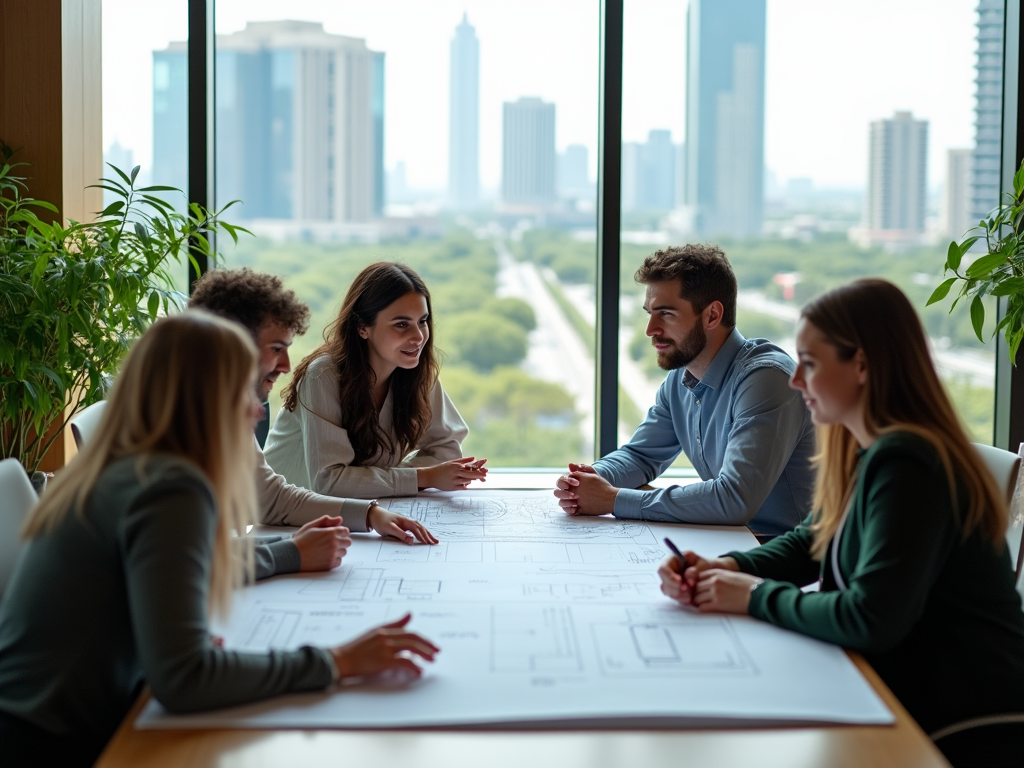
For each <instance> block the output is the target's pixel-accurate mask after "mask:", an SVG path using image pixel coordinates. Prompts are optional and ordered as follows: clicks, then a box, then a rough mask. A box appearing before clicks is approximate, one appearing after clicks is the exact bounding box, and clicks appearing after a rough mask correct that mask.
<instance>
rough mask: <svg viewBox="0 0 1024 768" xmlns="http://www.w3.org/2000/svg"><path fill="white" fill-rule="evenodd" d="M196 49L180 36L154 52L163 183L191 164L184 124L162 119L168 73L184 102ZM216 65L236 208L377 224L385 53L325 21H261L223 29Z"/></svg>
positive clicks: (222, 181) (228, 181)
mask: <svg viewBox="0 0 1024 768" xmlns="http://www.w3.org/2000/svg"><path fill="white" fill-rule="evenodd" d="M185 53H186V47H185V44H183V43H172V44H171V45H170V46H168V48H167V50H166V51H156V52H154V54H153V58H154V78H153V79H154V163H153V166H154V180H157V179H160V178H161V176H159V175H157V172H158V171H159V170H161V169H163V168H164V166H170V165H172V163H176V164H177V167H178V168H179V169H180V171H179V172H180V173H181V174H184V169H185V168H186V167H187V164H186V163H185V147H184V145H183V142H184V139H185V136H186V135H187V133H186V131H185V129H184V127H181V128H177V129H175V130H176V131H177V133H176V134H172V133H171V130H170V129H169V128H166V127H163V126H161V122H160V120H158V119H157V117H158V115H159V114H160V110H159V107H158V104H157V100H158V99H157V97H158V96H159V95H160V93H161V85H162V84H163V83H164V82H165V80H167V78H168V77H169V82H170V86H171V89H172V90H175V89H180V90H181V99H182V101H184V88H185V78H184V71H185ZM160 70H163V71H164V72H166V73H167V77H165V76H164V75H163V74H159V71H160ZM179 70H180V76H178V75H177V74H176V73H178V72H179ZM216 71H217V104H216V125H217V128H216V131H217V136H216V139H217V199H218V202H219V203H221V204H223V203H225V202H227V201H229V200H234V199H239V200H242V201H243V203H244V204H243V206H241V207H240V208H238V209H237V211H236V212H235V213H233V216H235V217H236V218H245V219H258V218H270V219H302V220H325V221H337V222H365V221H369V220H371V219H373V218H375V217H377V216H379V215H380V214H381V212H382V210H383V204H384V148H383V139H384V54H382V53H378V52H376V51H371V50H370V49H369V48H367V47H366V42H365V41H364V40H361V39H359V38H353V37H345V36H342V35H333V34H329V33H327V32H325V31H324V28H323V25H322V24H319V23H315V22H302V21H270V22H249V23H248V24H247V25H246V27H245V29H244V30H241V31H239V32H235V33H233V34H230V35H218V36H217V70H216ZM173 95H175V94H172V96H173ZM171 100H173V99H171ZM181 119H182V120H184V117H182V118H181ZM161 132H162V133H164V134H167V138H169V139H170V140H169V141H167V140H161V139H160V134H161ZM179 145H180V146H179ZM179 156H180V160H179V159H178V158H179ZM163 178H167V177H163ZM156 183H161V184H162V183H168V182H166V181H157V182H156Z"/></svg>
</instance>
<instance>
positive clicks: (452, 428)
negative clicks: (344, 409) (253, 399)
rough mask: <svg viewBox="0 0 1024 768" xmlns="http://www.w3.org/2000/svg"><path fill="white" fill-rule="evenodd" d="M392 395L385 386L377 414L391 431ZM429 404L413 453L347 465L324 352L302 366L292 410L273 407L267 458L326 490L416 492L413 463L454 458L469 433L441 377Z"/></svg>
mask: <svg viewBox="0 0 1024 768" xmlns="http://www.w3.org/2000/svg"><path fill="white" fill-rule="evenodd" d="M391 397H392V395H391V392H390V391H389V392H388V396H387V399H385V401H384V405H383V407H382V408H381V410H380V413H379V414H378V418H379V419H380V425H381V428H382V429H384V430H385V431H386V432H388V433H389V434H394V433H393V431H392V400H391ZM430 409H431V418H430V424H429V425H428V426H427V430H426V432H425V433H424V435H423V437H422V438H421V439H420V442H419V443H418V444H417V445H416V446H415V449H414V450H415V453H414V454H412V455H411V456H401V455H397V454H393V453H392V454H389V455H383V454H378V455H377V456H376V457H374V459H373V460H372V461H371V462H370V463H369V465H366V466H352V460H353V459H354V458H355V451H354V450H353V448H352V443H351V442H350V441H349V438H348V431H347V430H346V429H345V427H344V425H343V424H342V423H341V403H340V402H339V400H338V374H337V369H336V368H335V367H334V365H333V364H332V362H331V359H330V358H329V357H328V356H327V355H324V356H322V357H319V358H317V359H316V360H314V361H313V362H312V363H310V365H309V368H307V369H306V375H305V376H304V377H303V379H302V383H301V384H300V385H299V391H298V404H297V405H296V407H295V410H294V411H289V410H287V409H285V408H282V409H281V411H280V413H278V415H277V419H276V420H275V421H274V426H273V427H272V428H271V430H270V435H269V436H268V437H267V448H266V456H267V462H269V464H270V466H271V467H273V468H274V470H275V471H277V472H279V473H280V474H282V475H284V477H285V478H286V479H287V481H288V482H289V483H293V484H294V485H299V486H302V487H303V488H308V489H310V490H311V491H315V492H317V493H323V494H327V495H328V496H354V497H356V498H361V499H375V498H378V497H381V496H415V495H416V492H417V483H416V468H417V467H430V466H434V465H435V464H440V463H441V462H444V461H448V460H450V459H457V458H459V457H460V456H462V441H463V440H465V439H466V435H468V434H469V428H468V427H467V426H466V422H465V421H463V420H462V417H461V416H460V415H459V412H458V410H456V408H455V405H454V404H453V403H452V401H451V399H450V398H449V397H448V395H447V394H445V391H444V390H443V389H442V388H441V384H440V382H436V383H435V384H434V388H433V389H432V390H431V392H430ZM346 519H347V518H346Z"/></svg>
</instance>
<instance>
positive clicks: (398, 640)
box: [328, 613, 440, 680]
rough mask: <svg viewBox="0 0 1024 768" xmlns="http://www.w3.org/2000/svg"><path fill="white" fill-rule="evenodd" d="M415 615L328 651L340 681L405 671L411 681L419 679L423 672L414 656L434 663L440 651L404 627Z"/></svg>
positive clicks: (372, 630) (406, 616)
mask: <svg viewBox="0 0 1024 768" xmlns="http://www.w3.org/2000/svg"><path fill="white" fill-rule="evenodd" d="M410 619H412V614H408V613H407V614H405V616H403V617H402V618H400V619H399V620H398V621H393V622H391V623H390V624H384V625H383V626H380V627H377V628H376V629H371V630H370V631H369V632H367V633H365V634H363V635H360V636H359V637H357V638H356V639H355V640H353V641H352V642H350V643H346V644H345V645H339V646H337V647H335V648H330V649H328V653H330V654H331V656H332V657H333V658H334V664H335V666H337V668H338V679H339V680H344V679H346V678H350V677H369V676H370V675H376V674H378V673H380V672H384V671H386V670H392V669H395V670H402V671H404V672H406V673H408V674H409V675H410V676H411V677H412V678H418V677H419V676H420V675H421V674H422V670H421V669H420V668H419V666H418V665H417V664H416V662H415V661H414V660H413V659H412V658H410V657H411V656H419V657H420V658H422V659H425V660H426V661H433V660H434V655H435V654H437V653H438V652H439V651H440V648H438V647H437V646H436V645H434V644H433V643H431V642H430V641H429V640H427V639H425V638H423V637H420V636H419V635H417V634H415V633H413V632H407V631H406V629H405V627H406V625H407V624H408V623H409V621H410Z"/></svg>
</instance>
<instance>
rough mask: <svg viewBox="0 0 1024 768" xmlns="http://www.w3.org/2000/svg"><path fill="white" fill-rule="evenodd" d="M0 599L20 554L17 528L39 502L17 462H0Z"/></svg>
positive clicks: (19, 531) (19, 463)
mask: <svg viewBox="0 0 1024 768" xmlns="http://www.w3.org/2000/svg"><path fill="white" fill-rule="evenodd" d="M0 499H3V504H0V597H3V593H4V589H6V587H7V582H8V580H9V579H10V578H11V572H12V571H13V570H14V564H15V562H17V560H18V553H19V552H21V546H22V540H21V525H22V523H24V522H25V517H26V516H27V515H28V513H29V512H30V511H31V509H32V507H34V506H35V505H36V503H37V502H38V501H39V498H38V497H37V496H36V492H35V489H34V488H32V481H30V480H29V479H28V475H27V474H26V473H25V469H24V467H22V466H21V462H19V461H18V460H17V459H4V460H3V461H0Z"/></svg>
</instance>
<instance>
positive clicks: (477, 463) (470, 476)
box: [416, 456, 487, 491]
mask: <svg viewBox="0 0 1024 768" xmlns="http://www.w3.org/2000/svg"><path fill="white" fill-rule="evenodd" d="M486 462H487V459H477V458H476V457H474V456H463V457H462V458H460V459H452V460H451V461H446V462H444V463H443V464H437V465H435V466H433V467H420V468H419V469H417V470H416V485H417V486H418V487H419V489H420V490H423V489H425V488H437V490H439V491H463V490H465V489H466V488H468V487H469V484H470V483H471V482H473V481H474V480H479V481H480V482H484V481H486V479H487V467H485V466H484V464H485V463H486Z"/></svg>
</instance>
